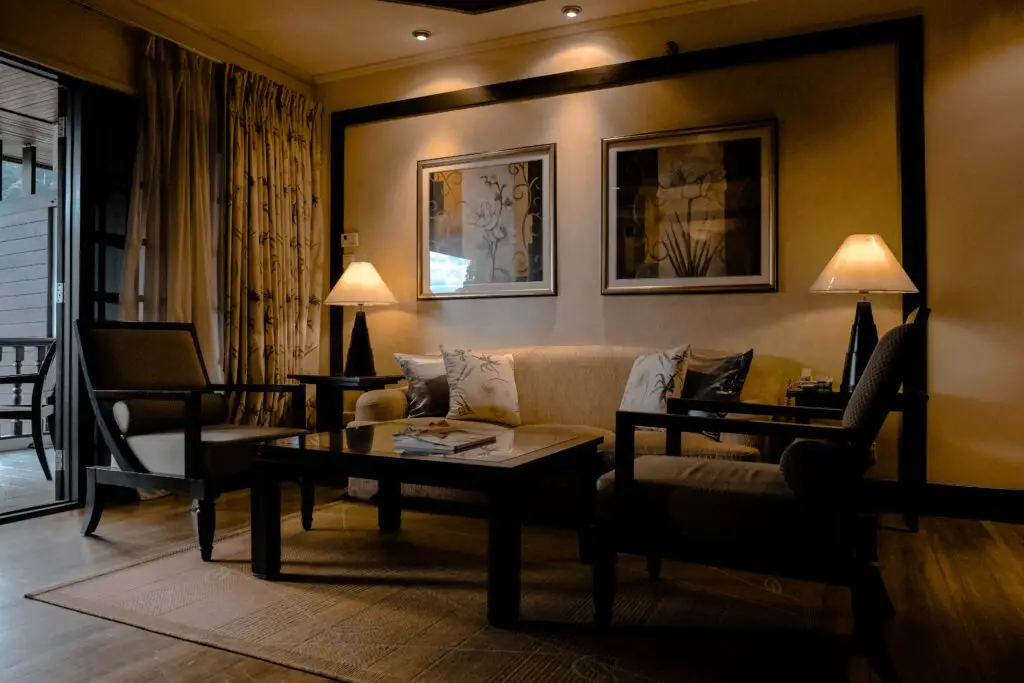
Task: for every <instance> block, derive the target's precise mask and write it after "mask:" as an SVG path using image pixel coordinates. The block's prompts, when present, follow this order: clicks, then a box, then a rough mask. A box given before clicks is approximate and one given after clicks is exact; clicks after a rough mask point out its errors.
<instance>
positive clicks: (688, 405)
mask: <svg viewBox="0 0 1024 683" xmlns="http://www.w3.org/2000/svg"><path fill="white" fill-rule="evenodd" d="M691 410H699V411H703V412H708V413H738V414H744V415H767V416H770V417H788V418H794V419H798V420H801V419H803V420H841V419H842V418H843V411H842V410H839V409H838V408H810V407H801V406H780V405H772V404H768V403H748V402H745V401H699V400H697V399H693V398H670V399H669V400H668V412H669V413H671V414H674V415H685V414H687V413H688V412H689V411H691Z"/></svg>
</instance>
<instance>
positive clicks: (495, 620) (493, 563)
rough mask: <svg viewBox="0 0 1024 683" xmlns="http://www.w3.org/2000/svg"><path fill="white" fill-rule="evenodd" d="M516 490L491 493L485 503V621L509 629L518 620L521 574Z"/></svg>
mask: <svg viewBox="0 0 1024 683" xmlns="http://www.w3.org/2000/svg"><path fill="white" fill-rule="evenodd" d="M521 494H522V492H521V490H520V489H519V487H515V486H511V485H510V486H508V487H507V488H502V489H501V490H498V491H493V492H492V493H491V495H490V496H489V500H488V507H489V513H488V524H487V620H488V621H489V622H490V623H491V625H492V626H510V625H512V624H514V623H516V622H517V621H518V620H519V597H520V592H521V585H520V573H521V571H522V553H523V549H522V548H523V539H522V533H523V532H522V520H521V517H520V509H519V502H518V500H517V498H516V496H517V495H521Z"/></svg>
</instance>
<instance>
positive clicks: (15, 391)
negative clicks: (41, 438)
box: [0, 337, 54, 450]
mask: <svg viewBox="0 0 1024 683" xmlns="http://www.w3.org/2000/svg"><path fill="white" fill-rule="evenodd" d="M53 342H54V340H53V339H52V338H46V337H0V375H30V374H32V373H35V372H38V371H39V365H40V364H41V363H42V362H43V357H44V356H45V355H46V350H47V349H48V348H49V347H50V344H52V343H53ZM51 367H52V366H51ZM47 374H52V373H47ZM44 381H45V380H44ZM44 386H46V387H48V390H47V391H46V392H45V393H44V399H43V401H44V404H45V403H46V402H47V401H52V393H53V391H52V388H49V387H52V386H53V381H52V380H50V381H49V382H47V384H46V385H44ZM31 400H32V390H31V385H30V384H29V385H28V386H27V387H25V388H23V387H22V385H21V384H11V385H6V386H0V405H8V406H21V405H24V406H27V405H28V403H29V401H31ZM25 422H27V420H8V421H4V422H0V450H4V446H3V442H4V441H9V440H10V439H22V438H26V437H28V436H31V433H32V428H31V426H30V425H26V424H24V423H25ZM51 430H52V425H51V419H50V418H48V419H46V420H44V421H43V431H44V432H45V433H47V434H50V433H52V432H51Z"/></svg>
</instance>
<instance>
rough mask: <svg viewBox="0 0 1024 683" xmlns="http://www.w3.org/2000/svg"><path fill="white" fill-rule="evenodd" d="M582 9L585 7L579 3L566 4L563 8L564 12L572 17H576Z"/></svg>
mask: <svg viewBox="0 0 1024 683" xmlns="http://www.w3.org/2000/svg"><path fill="white" fill-rule="evenodd" d="M582 11H583V8H582V7H580V6H579V5H566V6H565V7H563V8H562V14H564V15H565V16H567V17H569V18H570V19H575V18H576V17H578V16H579V15H580V12H582Z"/></svg>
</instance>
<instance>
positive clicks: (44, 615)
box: [0, 489, 1024, 683]
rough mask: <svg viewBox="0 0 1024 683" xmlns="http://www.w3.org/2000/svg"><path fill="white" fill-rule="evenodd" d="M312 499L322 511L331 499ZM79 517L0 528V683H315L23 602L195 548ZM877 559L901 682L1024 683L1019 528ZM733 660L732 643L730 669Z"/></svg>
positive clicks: (120, 513)
mask: <svg viewBox="0 0 1024 683" xmlns="http://www.w3.org/2000/svg"><path fill="white" fill-rule="evenodd" d="M318 493H319V494H320V496H321V497H322V498H323V501H321V502H324V501H326V500H327V499H329V498H330V497H331V496H332V493H331V492H327V491H320V492H318ZM297 499H298V495H297V491H294V490H291V489H289V490H287V491H286V497H285V501H284V507H285V509H286V510H287V511H294V510H295V509H296V508H297ZM80 515H81V513H80V512H73V513H63V514H59V515H54V516H50V517H45V518H40V519H34V520H28V521H24V522H17V523H14V524H10V525H7V526H3V527H0V683H7V682H12V681H23V682H25V683H29V682H32V683H35V682H45V683H61V682H62V681H76V682H82V681H90V682H107V681H109V682H112V683H113V682H117V683H125V682H128V681H139V682H146V683H186V682H188V683H192V682H194V683H233V682H235V681H239V682H242V681H244V682H247V683H252V682H253V681H257V682H271V681H272V682H275V683H294V682H299V681H318V680H321V679H319V678H317V677H315V676H310V675H307V674H302V673H298V672H295V671H291V670H288V669H283V668H280V667H277V666H274V665H271V664H267V663H264V662H260V661H257V660H251V659H247V658H245V657H242V656H240V655H235V654H230V653H226V652H221V651H218V650H213V649H208V648H204V647H201V646H198V645H192V644H189V643H184V642H181V641H177V640H174V639H172V638H168V637H165V636H160V635H156V634H151V633H148V632H145V631H140V630H137V629H133V628H130V627H127V626H122V625H119V624H114V623H110V622H105V621H102V620H99V619H95V618H93V617H88V616H84V615H80V614H77V613H74V612H69V611H66V610H62V609H59V608H56V607H51V606H49V605H44V604H41V603H38V602H32V601H29V600H26V599H24V598H23V597H22V596H23V594H24V593H25V592H26V591H29V590H33V589H38V588H41V587H44V586H47V585H51V584H55V583H59V582H62V581H66V580H69V579H73V578H76V577H79V576H83V575H88V574H91V573H95V572H96V571H98V570H100V569H102V568H107V567H115V566H118V565H120V564H122V563H125V562H128V561H130V560H132V559H134V558H139V557H144V556H148V555H151V554H154V553H156V552H159V551H161V550H164V549H171V548H175V547H178V546H180V545H182V544H183V543H186V542H189V541H190V540H192V538H193V527H192V519H191V514H190V512H189V503H188V501H184V500H181V499H176V498H170V497H169V498H163V499H159V500H154V501H149V502H147V503H145V504H143V505H142V506H131V507H126V508H120V509H112V510H110V511H108V512H107V513H106V514H105V515H104V518H103V521H102V523H101V526H100V533H101V534H102V536H101V537H98V538H91V539H83V538H80V537H79V536H78V533H77V532H78V524H79V520H80ZM248 517H249V515H248V497H247V495H245V494H234V495H232V496H228V497H226V498H225V499H223V500H222V501H221V503H220V504H219V506H218V528H219V529H220V530H225V531H226V530H231V529H236V528H239V527H241V526H244V525H246V524H248ZM894 521H895V520H894ZM881 551H882V552H881V555H882V561H883V567H884V572H885V578H886V581H887V583H888V585H889V588H890V591H891V593H892V596H893V599H894V602H895V603H896V607H897V609H898V611H899V615H898V616H897V618H896V620H895V622H893V624H892V626H891V628H890V632H889V637H888V641H889V643H890V649H891V651H892V653H893V657H894V659H895V661H896V664H897V667H898V669H899V670H900V673H901V675H902V677H903V680H904V681H906V682H907V683H914V682H918V681H920V682H922V683H924V682H928V683H932V682H936V683H937V682H942V683H960V682H963V683H968V682H970V683H986V682H990V683H996V682H1003V681H1006V682H1007V683H1009V682H1011V681H1013V682H1020V681H1024V527H1014V526H1009V525H1003V524H990V523H983V522H974V521H959V520H948V519H925V520H924V521H923V524H922V530H921V532H920V533H918V534H908V533H903V532H896V531H891V532H885V533H883V535H882V548H881ZM214 552H215V554H216V550H215V551H214ZM742 649H743V648H742V643H737V656H739V655H741V654H742ZM851 669H852V673H851V679H852V680H854V681H857V683H867V682H868V681H872V680H873V678H872V677H870V676H869V675H868V674H867V673H866V672H864V670H863V667H862V666H861V665H858V664H857V663H856V662H855V663H854V665H853V666H852V667H851ZM784 674H785V672H770V671H766V672H765V676H764V678H763V679H762V680H763V681H769V680H785V675H784ZM467 683H471V682H467Z"/></svg>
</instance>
